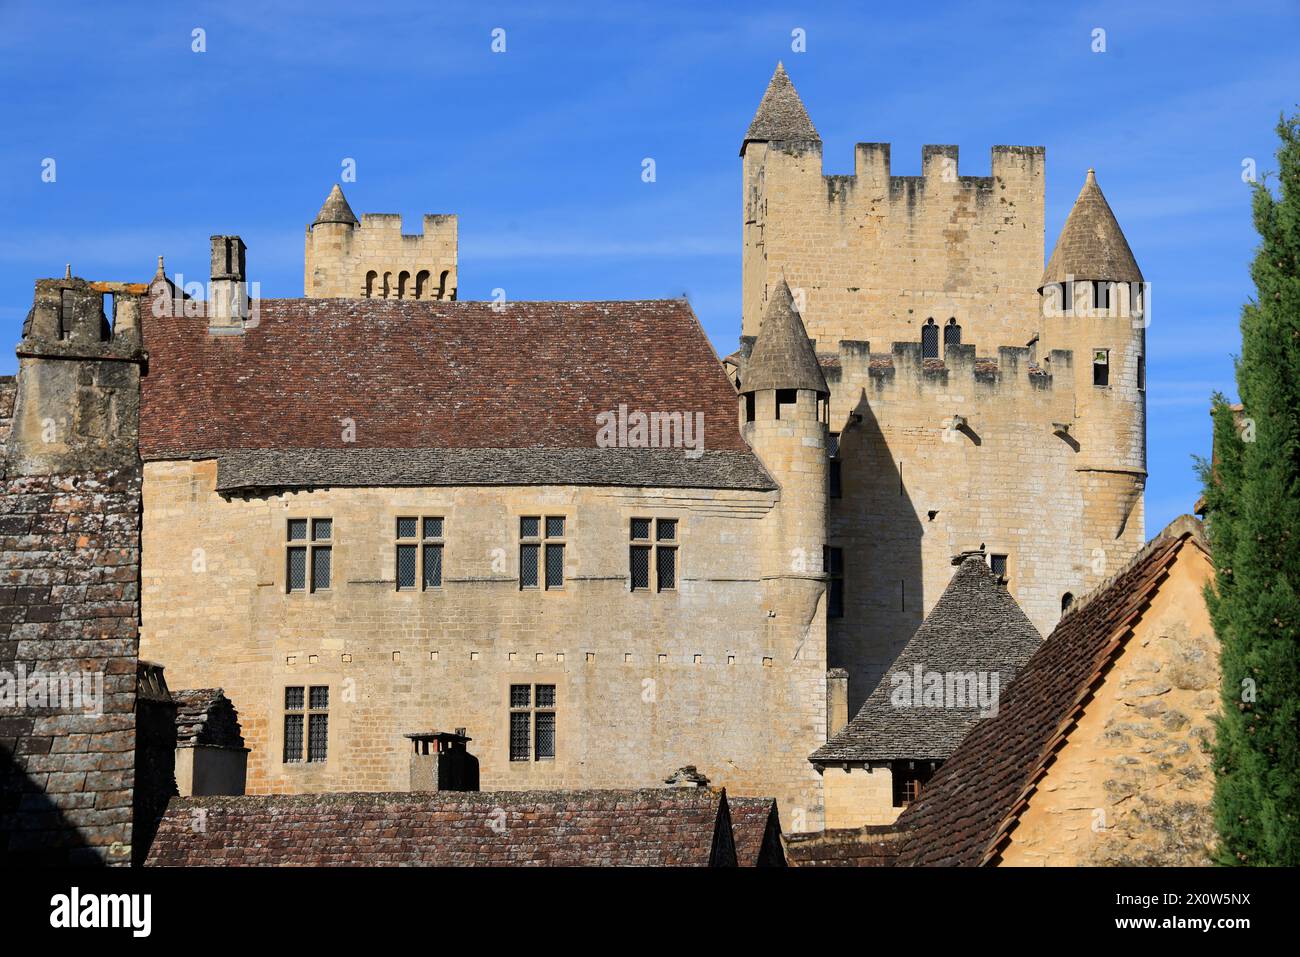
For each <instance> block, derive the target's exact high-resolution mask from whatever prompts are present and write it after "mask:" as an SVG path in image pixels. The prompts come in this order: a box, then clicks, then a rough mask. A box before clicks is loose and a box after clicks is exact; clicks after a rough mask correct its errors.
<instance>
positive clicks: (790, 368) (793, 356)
mask: <svg viewBox="0 0 1300 957" xmlns="http://www.w3.org/2000/svg"><path fill="white" fill-rule="evenodd" d="M740 385H741V389H740V391H741V392H742V393H746V392H758V391H760V390H763V389H811V390H812V391H813V392H820V393H821V394H822V395H830V394H831V390H830V389H829V388H827V386H826V376H824V375H822V367H821V365H820V364H818V362H817V353H816V352H815V351H814V350H813V345H812V343H811V342H809V341H808V330H807V329H806V328H805V327H804V324H803V320H802V319H800V318H799V313H798V312H796V311H795V308H794V297H793V296H792V295H791V294H790V287H789V286H788V285H786V281H785V280H784V279H782V280H781V281H780V282H779V283H777V285H776V288H775V289H774V290H772V298H771V300H770V301H769V302H768V304H767V312H766V313H765V314H764V315H763V322H762V324H761V325H760V326H759V329H758V338H757V339H756V340H755V342H754V351H753V352H751V353H750V354H749V359H748V360H747V361H746V362H745V367H744V369H743V370H742V371H741V380H740Z"/></svg>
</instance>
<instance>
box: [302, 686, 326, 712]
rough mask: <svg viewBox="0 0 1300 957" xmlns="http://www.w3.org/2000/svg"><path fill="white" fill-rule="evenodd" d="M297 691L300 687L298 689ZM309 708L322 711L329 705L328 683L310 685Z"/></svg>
mask: <svg viewBox="0 0 1300 957" xmlns="http://www.w3.org/2000/svg"><path fill="white" fill-rule="evenodd" d="M298 691H299V693H301V692H302V689H301V688H299V689H298ZM309 700H310V701H311V709H312V710H313V711H322V710H324V709H326V708H328V707H329V706H330V689H329V686H328V685H312V687H311V697H310V699H309Z"/></svg>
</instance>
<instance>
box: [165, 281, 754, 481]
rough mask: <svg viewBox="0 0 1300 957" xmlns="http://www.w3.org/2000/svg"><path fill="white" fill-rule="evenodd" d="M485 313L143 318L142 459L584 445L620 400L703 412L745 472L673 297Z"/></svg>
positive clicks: (479, 307) (473, 308)
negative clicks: (215, 331)
mask: <svg viewBox="0 0 1300 957" xmlns="http://www.w3.org/2000/svg"><path fill="white" fill-rule="evenodd" d="M493 306H494V304H492V303H485V302H437V301H434V302H413V301H398V300H373V299H356V300H351V299H269V300H262V301H261V302H260V303H259V314H258V316H257V322H256V323H255V324H253V325H251V326H250V328H248V329H246V330H245V331H244V333H243V334H242V335H223V336H214V335H209V334H208V332H207V324H206V322H205V320H204V319H203V318H202V317H201V316H200V317H189V318H186V317H162V316H155V315H152V314H148V315H146V316H145V318H144V320H143V327H144V337H145V341H146V343H147V347H148V349H149V353H150V361H149V367H148V374H147V375H146V376H145V377H144V380H143V398H142V409H141V429H140V431H141V436H140V448H141V455H142V457H143V458H145V459H167V458H190V457H198V456H205V457H206V456H210V455H211V454H213V453H214V452H232V451H235V450H278V451H285V450H293V449H300V450H308V449H310V450H345V451H353V450H362V449H371V450H375V449H393V450H403V449H595V448H596V447H597V433H598V430H599V425H598V424H597V421H596V416H597V415H598V414H600V413H602V412H610V411H616V410H618V409H619V407H620V406H625V407H626V411H627V413H629V414H630V413H631V412H635V411H642V412H646V413H654V412H659V413H667V414H672V413H681V414H682V415H683V416H691V415H694V414H695V413H700V414H702V416H703V420H702V421H703V447H704V448H705V449H706V450H710V451H718V452H728V451H729V452H737V453H743V456H744V457H747V458H749V459H750V460H751V462H752V464H753V465H755V466H756V465H757V460H756V459H754V458H753V456H752V453H750V452H749V449H748V446H747V445H746V444H745V442H744V440H743V439H742V438H741V437H740V434H739V430H738V428H737V424H736V394H735V390H734V388H733V387H732V385H731V383H730V381H729V380H728V378H727V375H726V372H725V371H724V369H723V367H722V364H721V363H720V362H719V361H718V360H717V357H716V356H715V355H714V352H713V349H712V347H711V346H710V345H709V342H708V340H707V338H706V337H705V335H704V332H703V330H702V329H701V328H700V325H699V323H698V321H697V320H696V318H695V315H694V313H693V312H692V311H691V308H690V306H689V305H688V304H687V303H686V302H685V301H682V300H664V301H644V302H516V303H507V304H505V305H504V306H503V307H502V308H500V310H499V311H498V310H497V309H494V308H493ZM344 420H351V422H352V423H353V424H354V429H353V430H350V431H348V432H346V433H345V425H346V423H345V421H344ZM692 421H694V420H692ZM349 439H352V440H353V441H348V440H349ZM620 451H621V450H620ZM674 451H675V452H679V453H680V451H681V450H674ZM759 468H760V469H761V466H759ZM566 477H568V478H573V477H574V476H566ZM698 484H700V485H704V484H706V483H704V482H700V483H698Z"/></svg>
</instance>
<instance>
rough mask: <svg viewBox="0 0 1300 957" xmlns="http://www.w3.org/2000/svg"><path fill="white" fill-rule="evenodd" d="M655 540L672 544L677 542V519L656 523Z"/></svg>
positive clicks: (661, 520) (662, 520)
mask: <svg viewBox="0 0 1300 957" xmlns="http://www.w3.org/2000/svg"><path fill="white" fill-rule="evenodd" d="M655 540H656V541H660V542H672V541H676V540H677V519H675V518H661V519H659V521H658V522H656V523H655Z"/></svg>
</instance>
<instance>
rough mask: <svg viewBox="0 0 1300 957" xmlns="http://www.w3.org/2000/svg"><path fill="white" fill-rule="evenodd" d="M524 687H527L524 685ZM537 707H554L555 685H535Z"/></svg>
mask: <svg viewBox="0 0 1300 957" xmlns="http://www.w3.org/2000/svg"><path fill="white" fill-rule="evenodd" d="M524 687H525V688H526V687H528V686H527V685H524ZM537 707H539V708H554V707H555V685H538V686H537Z"/></svg>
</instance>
